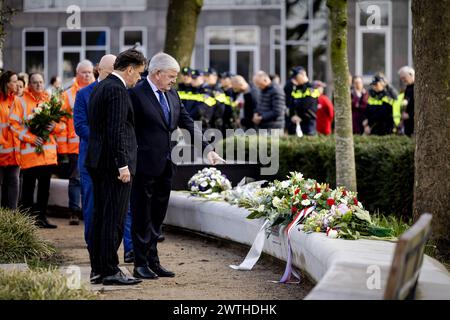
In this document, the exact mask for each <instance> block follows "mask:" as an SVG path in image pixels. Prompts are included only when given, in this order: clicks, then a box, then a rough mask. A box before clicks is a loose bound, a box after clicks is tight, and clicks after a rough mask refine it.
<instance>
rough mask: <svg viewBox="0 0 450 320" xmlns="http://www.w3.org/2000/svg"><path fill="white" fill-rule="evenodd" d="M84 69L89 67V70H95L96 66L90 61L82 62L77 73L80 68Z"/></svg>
mask: <svg viewBox="0 0 450 320" xmlns="http://www.w3.org/2000/svg"><path fill="white" fill-rule="evenodd" d="M83 67H88V68H92V69H93V68H94V65H93V64H92V62H90V61H89V60H83V61H80V62H79V63H78V65H77V72H78V71H79V70H80V68H83Z"/></svg>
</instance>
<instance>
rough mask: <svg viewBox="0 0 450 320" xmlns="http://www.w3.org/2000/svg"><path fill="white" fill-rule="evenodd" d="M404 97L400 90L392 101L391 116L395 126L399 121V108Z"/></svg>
mask: <svg viewBox="0 0 450 320" xmlns="http://www.w3.org/2000/svg"><path fill="white" fill-rule="evenodd" d="M404 98H405V93H404V92H402V93H400V94H399V95H398V97H397V100H395V101H394V103H393V104H392V117H393V118H394V123H395V125H396V126H398V125H399V124H400V121H401V111H400V110H401V108H402V102H403V99H404Z"/></svg>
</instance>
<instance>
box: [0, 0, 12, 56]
mask: <svg viewBox="0 0 450 320" xmlns="http://www.w3.org/2000/svg"><path fill="white" fill-rule="evenodd" d="M15 12H16V9H14V8H13V7H12V6H11V5H10V1H8V0H0V52H2V50H3V45H4V43H5V38H6V32H5V26H6V25H7V24H8V23H10V22H11V17H12V15H13V14H14V13H15ZM0 57H1V55H0Z"/></svg>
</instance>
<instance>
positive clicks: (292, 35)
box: [286, 0, 328, 81]
mask: <svg viewBox="0 0 450 320" xmlns="http://www.w3.org/2000/svg"><path fill="white" fill-rule="evenodd" d="M327 34H328V9H327V7H326V0H304V1H298V0H287V2H286V70H287V71H288V73H289V71H290V69H291V68H293V67H295V66H302V67H304V68H305V69H306V70H307V72H308V76H309V78H310V79H311V80H321V81H326V78H327V77H326V69H327V68H326V67H327V60H328V58H327V54H328V52H327V48H328V40H327Z"/></svg>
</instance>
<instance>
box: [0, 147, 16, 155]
mask: <svg viewBox="0 0 450 320" xmlns="http://www.w3.org/2000/svg"><path fill="white" fill-rule="evenodd" d="M14 150H15V148H8V149H2V148H0V154H7V153H11V152H13V151H14Z"/></svg>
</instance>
